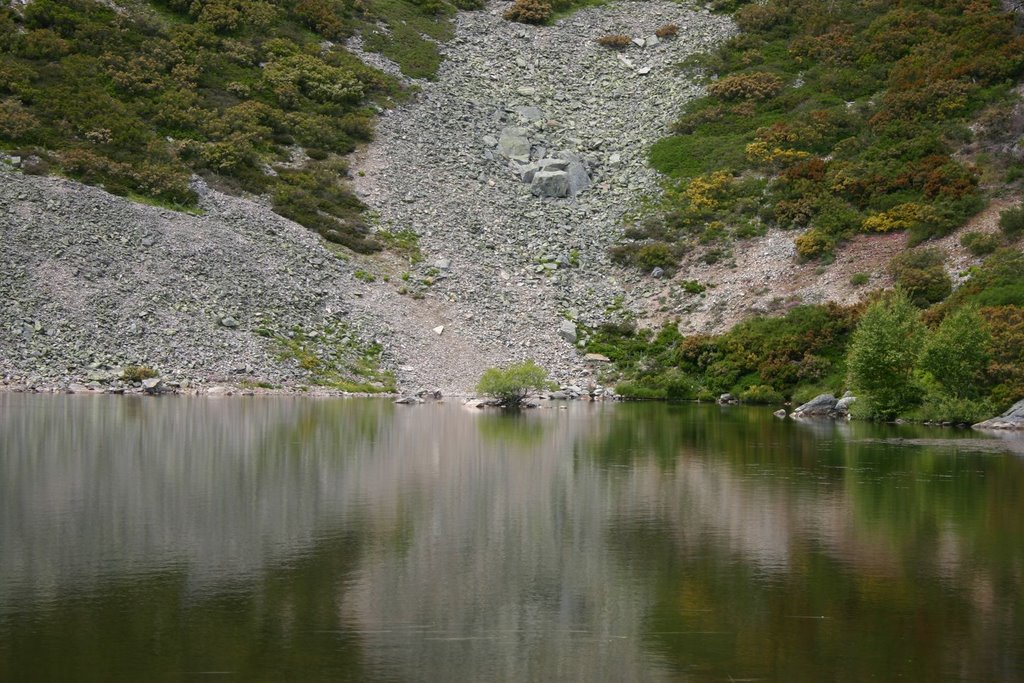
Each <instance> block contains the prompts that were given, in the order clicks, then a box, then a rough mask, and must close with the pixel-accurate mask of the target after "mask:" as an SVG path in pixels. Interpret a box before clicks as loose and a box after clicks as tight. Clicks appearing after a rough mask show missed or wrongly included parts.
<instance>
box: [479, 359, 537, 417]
mask: <svg viewBox="0 0 1024 683" xmlns="http://www.w3.org/2000/svg"><path fill="white" fill-rule="evenodd" d="M547 387H548V372H547V370H545V369H544V368H542V367H540V366H539V365H537V364H536V363H534V362H533V361H532V360H528V361H526V362H525V363H518V364H516V365H510V366H509V367H507V368H505V369H504V370H502V369H500V368H488V369H487V371H486V372H484V374H483V376H482V377H481V378H480V383H479V384H477V385H476V390H477V391H478V392H480V393H481V394H484V395H487V396H493V397H494V398H495V399H497V400H498V402H499V403H501V405H503V406H505V407H507V408H517V407H519V405H520V404H521V403H522V402H523V399H525V398H526V397H527V396H528V395H529V393H530V391H531V390H533V389H546V388H547Z"/></svg>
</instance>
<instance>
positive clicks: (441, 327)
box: [434, 325, 444, 334]
mask: <svg viewBox="0 0 1024 683" xmlns="http://www.w3.org/2000/svg"><path fill="white" fill-rule="evenodd" d="M442 332H444V325H438V326H437V327H435V328H434V333H435V334H441V333H442Z"/></svg>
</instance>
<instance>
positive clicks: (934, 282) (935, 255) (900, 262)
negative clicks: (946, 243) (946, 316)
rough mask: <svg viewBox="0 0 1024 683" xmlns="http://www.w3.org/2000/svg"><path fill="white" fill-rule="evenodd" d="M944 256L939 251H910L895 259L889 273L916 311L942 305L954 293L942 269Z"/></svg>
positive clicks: (930, 249) (951, 284) (890, 265)
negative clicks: (916, 308) (932, 305)
mask: <svg viewBox="0 0 1024 683" xmlns="http://www.w3.org/2000/svg"><path fill="white" fill-rule="evenodd" d="M945 260H946V254H945V252H943V251H942V250H941V249H939V248H928V249H913V250H910V251H905V252H903V253H901V254H898V255H897V256H895V257H894V258H893V259H892V261H891V262H890V263H889V272H890V273H891V274H892V276H893V277H894V278H895V279H896V283H897V284H898V285H899V286H900V287H902V288H903V289H904V291H905V292H906V294H907V296H908V297H909V298H910V300H911V301H912V302H913V303H914V305H916V306H918V307H921V308H923V307H925V306H927V305H929V304H933V303H936V302H938V301H942V300H943V299H945V298H946V297H947V296H949V294H950V292H951V291H952V290H953V283H952V281H951V280H950V279H949V275H947V274H946V269H945V268H944V267H943V263H945Z"/></svg>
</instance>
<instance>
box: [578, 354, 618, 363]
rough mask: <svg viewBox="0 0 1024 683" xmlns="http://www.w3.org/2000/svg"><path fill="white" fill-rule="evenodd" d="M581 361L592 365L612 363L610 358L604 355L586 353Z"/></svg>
mask: <svg viewBox="0 0 1024 683" xmlns="http://www.w3.org/2000/svg"><path fill="white" fill-rule="evenodd" d="M583 360H585V361H590V362H592V363H611V362H612V359H611V358H609V357H608V356H605V355H604V354H600V353H588V354H587V355H585V356H583Z"/></svg>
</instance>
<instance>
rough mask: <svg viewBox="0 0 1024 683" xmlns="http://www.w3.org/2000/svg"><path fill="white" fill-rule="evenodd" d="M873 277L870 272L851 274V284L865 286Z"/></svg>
mask: <svg viewBox="0 0 1024 683" xmlns="http://www.w3.org/2000/svg"><path fill="white" fill-rule="evenodd" d="M870 279H871V276H870V275H869V274H868V273H863V272H861V273H854V274H853V275H851V276H850V284H851V285H853V286H854V287H863V286H864V285H866V284H867V283H868V281H869V280H870Z"/></svg>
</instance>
